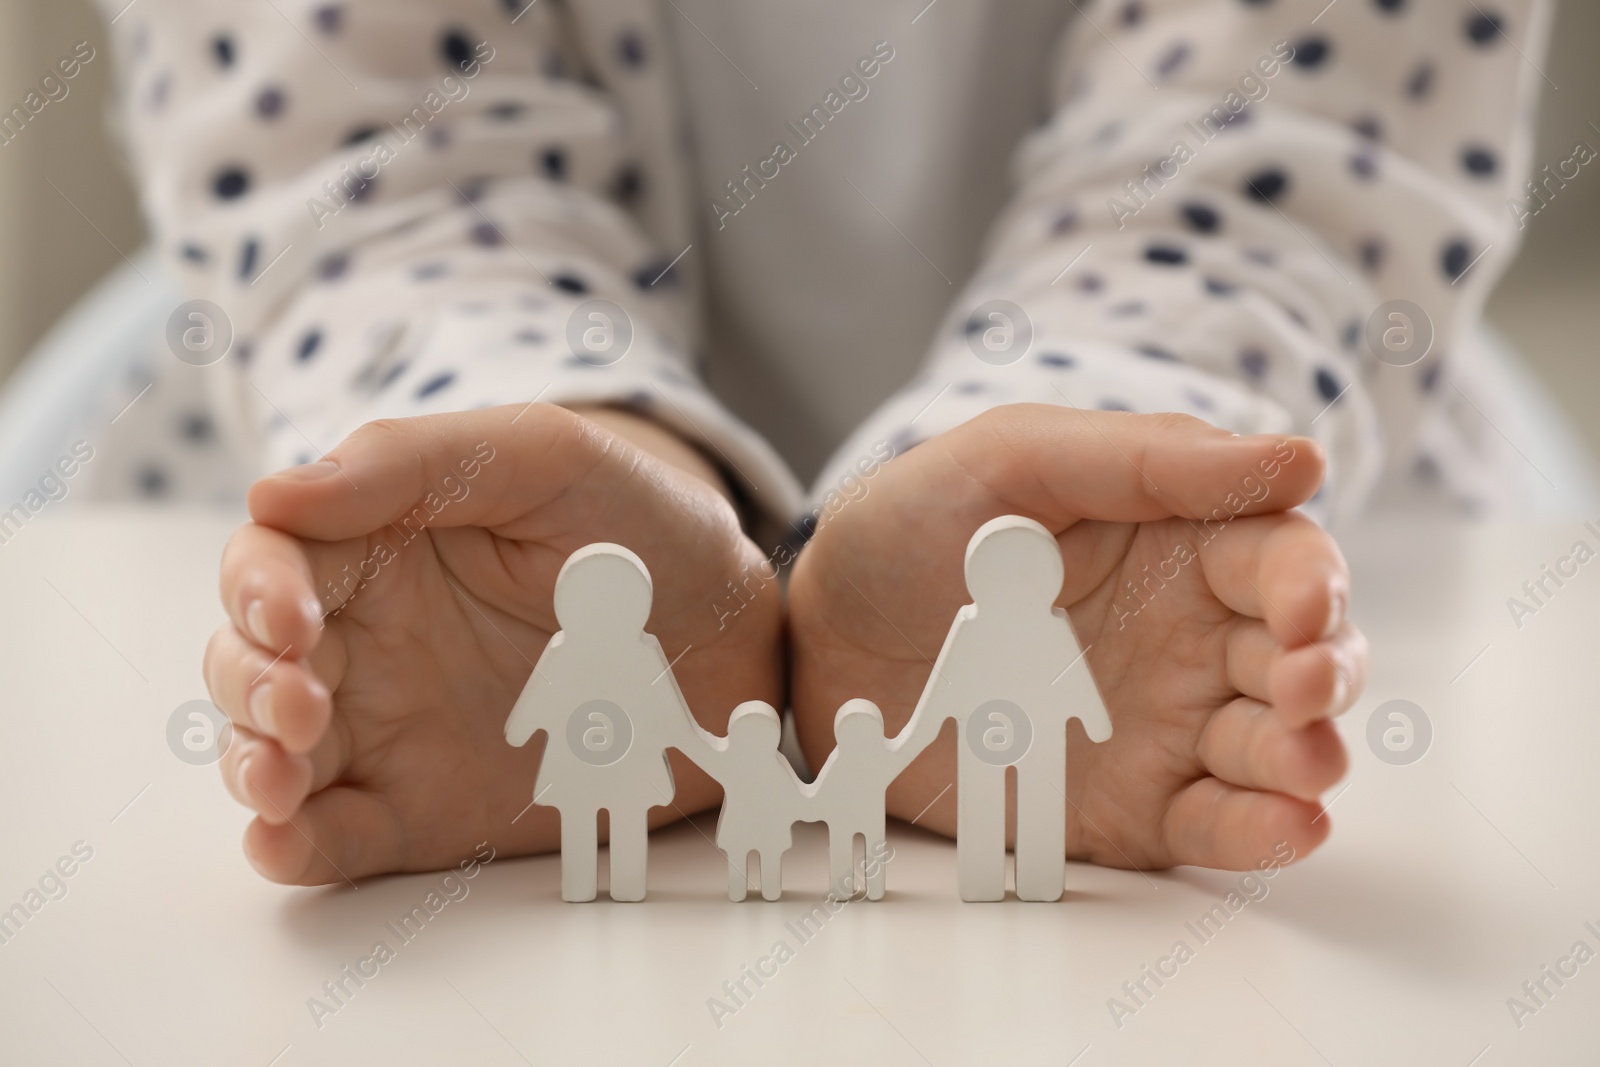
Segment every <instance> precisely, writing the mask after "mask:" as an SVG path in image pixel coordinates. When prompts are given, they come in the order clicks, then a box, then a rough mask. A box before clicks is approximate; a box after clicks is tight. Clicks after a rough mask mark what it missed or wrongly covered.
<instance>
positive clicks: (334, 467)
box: [273, 459, 339, 482]
mask: <svg viewBox="0 0 1600 1067" xmlns="http://www.w3.org/2000/svg"><path fill="white" fill-rule="evenodd" d="M338 473H339V465H338V464H337V463H333V462H331V461H329V460H325V459H324V460H318V461H317V462H316V463H302V464H300V466H298V467H285V468H284V469H283V470H281V471H279V472H278V473H277V474H274V475H273V477H274V478H287V479H289V480H290V481H295V482H316V481H321V480H322V479H324V478H332V477H333V476H334V475H336V474H338Z"/></svg>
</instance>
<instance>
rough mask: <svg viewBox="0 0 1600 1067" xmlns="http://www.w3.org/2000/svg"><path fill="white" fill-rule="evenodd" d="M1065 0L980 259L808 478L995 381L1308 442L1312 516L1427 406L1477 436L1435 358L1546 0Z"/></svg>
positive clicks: (968, 408) (1512, 140) (1507, 242)
mask: <svg viewBox="0 0 1600 1067" xmlns="http://www.w3.org/2000/svg"><path fill="white" fill-rule="evenodd" d="M1075 6H1076V7H1078V8H1079V9H1080V11H1081V12H1082V14H1081V15H1076V14H1075V15H1074V16H1073V17H1072V18H1071V20H1070V24H1069V26H1068V28H1067V30H1066V31H1065V35H1064V39H1063V40H1062V42H1061V45H1060V56H1059V63H1058V74H1057V77H1056V84H1055V89H1054V101H1055V103H1054V109H1053V111H1052V113H1051V115H1050V118H1049V119H1048V121H1047V122H1046V123H1045V124H1044V125H1043V126H1042V127H1040V128H1039V129H1038V130H1036V131H1035V132H1034V133H1033V134H1031V135H1030V136H1029V138H1028V139H1027V141H1026V143H1025V144H1024V145H1023V146H1022V147H1021V149H1020V151H1019V153H1018V155H1017V158H1016V161H1015V173H1016V176H1017V181H1018V189H1017V191H1016V193H1015V195H1014V197H1013V199H1012V200H1011V202H1010V203H1009V204H1008V205H1007V207H1006V208H1005V209H1004V210H1003V211H1002V212H1001V215H1000V217H999V218H998V219H997V220H996V221H995V223H994V224H993V227H992V229H991V231H990V233H989V236H988V238H987V243H986V247H985V251H984V255H983V259H982V262H981V265H980V267H979V269H978V271H977V272H976V274H975V276H974V277H973V278H972V280H971V281H970V283H969V284H968V285H967V286H966V288H965V290H964V291H963V293H962V295H961V296H960V297H959V298H958V300H957V301H956V303H955V305H954V306H952V308H951V309H950V311H949V314H948V316H947V317H946V319H945V321H944V323H943V324H942V326H941V327H940V329H939V332H938V334H937V336H936V340H935V342H934V344H933V347H932V351H931V352H930V354H929V356H928V358H927V360H926V363H925V364H924V366H923V368H922V370H921V372H920V373H919V374H918V376H917V377H916V378H915V379H914V380H913V381H911V382H910V383H909V384H908V385H907V386H906V387H905V388H904V389H903V390H902V391H901V392H900V393H898V394H897V395H896V396H894V397H893V398H891V399H890V400H889V402H888V403H887V404H886V405H885V406H884V407H882V408H881V409H880V410H879V411H878V412H877V413H876V414H875V415H874V416H872V418H871V419H870V420H869V421H868V423H867V424H866V425H864V426H863V427H862V428H861V429H860V430H859V431H858V433H857V435H855V436H854V437H853V438H852V439H851V440H850V441H848V442H847V443H846V444H845V446H844V447H843V448H842V449H841V450H840V452H839V453H838V454H837V456H836V459H835V461H833V462H831V463H830V464H829V465H828V466H827V467H826V468H825V469H824V471H823V473H822V475H821V476H820V478H819V479H818V482H817V485H819V486H827V485H830V484H833V483H834V482H835V481H836V480H837V478H838V477H839V475H840V471H841V470H842V468H841V467H840V466H839V464H840V463H842V462H845V457H849V456H854V455H857V454H859V453H860V451H861V450H862V448H863V447H865V444H866V443H867V442H869V441H872V440H878V439H887V440H890V441H891V442H893V443H894V444H895V446H896V451H897V452H901V451H904V450H905V449H906V448H907V447H911V446H914V445H915V444H916V443H917V442H919V441H922V440H926V439H927V438H928V437H931V436H933V435H935V434H937V433H940V432H943V431H944V430H947V429H950V428H952V427H954V426H956V425H958V424H960V423H961V422H964V421H966V420H968V419H970V418H972V417H973V416H975V415H977V414H978V413H980V412H982V411H984V410H987V409H989V408H992V407H995V406H997V405H1001V404H1007V403H1014V402H1043V403H1052V404H1061V405H1067V406H1071V407H1075V408H1099V409H1106V410H1128V411H1139V412H1157V411H1178V412H1186V413H1189V414H1193V415H1196V416H1199V417H1201V418H1204V419H1207V420H1208V421H1210V422H1212V423H1214V424H1216V425H1218V426H1221V427H1224V428H1226V429H1229V430H1232V431H1234V432H1238V433H1248V432H1258V433H1259V432H1273V433H1278V432H1283V433H1287V432H1294V433H1299V434H1306V435H1309V436H1312V437H1314V438H1316V439H1317V440H1318V441H1319V442H1321V443H1322V444H1323V445H1324V446H1326V448H1327V450H1328V454H1329V458H1330V471H1329V479H1328V482H1327V484H1326V485H1325V486H1324V488H1323V490H1322V492H1321V493H1319V495H1318V498H1317V499H1316V500H1314V501H1313V502H1312V506H1311V508H1310V510H1311V511H1312V512H1313V513H1314V514H1316V515H1318V517H1320V518H1323V519H1324V520H1333V519H1337V518H1338V517H1341V516H1350V515H1353V514H1354V513H1356V512H1358V511H1359V510H1360V508H1361V507H1362V505H1363V502H1364V500H1365V499H1366V498H1367V497H1368V495H1369V494H1370V492H1371V491H1372V490H1373V488H1374V487H1375V486H1376V485H1377V484H1378V483H1379V482H1380V481H1386V480H1387V479H1390V478H1393V477H1403V476H1406V475H1407V474H1408V473H1409V470H1410V468H1411V467H1413V466H1415V465H1416V464H1417V462H1418V459H1417V449H1418V441H1419V427H1429V426H1432V425H1433V420H1434V416H1435V415H1436V414H1437V411H1438V409H1441V408H1448V409H1450V410H1451V412H1452V413H1453V414H1455V415H1456V416H1463V417H1464V418H1465V420H1467V421H1468V422H1472V423H1476V426H1475V428H1474V429H1475V431H1476V432H1475V433H1464V434H1462V435H1458V437H1456V438H1453V439H1451V440H1450V441H1449V442H1447V443H1446V444H1444V445H1443V447H1445V448H1451V449H1456V450H1460V451H1470V450H1471V448H1472V447H1473V446H1472V445H1471V444H1470V442H1469V441H1468V439H1469V438H1470V439H1472V440H1475V441H1477V442H1478V444H1480V445H1481V444H1482V443H1483V439H1485V438H1490V439H1492V438H1493V437H1494V434H1493V433H1492V431H1490V430H1488V428H1487V427H1485V426H1484V425H1483V421H1482V418H1481V412H1479V413H1477V414H1474V412H1473V411H1472V410H1468V407H1469V406H1471V407H1473V408H1475V405H1473V404H1472V398H1471V397H1468V396H1467V395H1466V394H1465V393H1464V392H1462V390H1461V389H1460V388H1459V387H1457V386H1456V384H1455V382H1456V377H1455V375H1454V374H1453V371H1452V368H1453V367H1454V366H1455V362H1454V358H1453V353H1454V352H1455V350H1456V349H1457V348H1458V347H1459V346H1460V343H1461V341H1462V339H1463V335H1464V334H1465V333H1467V332H1469V331H1470V330H1471V329H1472V327H1473V326H1474V324H1475V322H1476V320H1477V319H1478V318H1479V316H1480V313H1481V309H1482V305H1483V303H1484V300H1485V299H1486V297H1487V295H1488V293H1489V291H1490V290H1491V289H1492V287H1493V285H1494V282H1495V281H1496V279H1497V278H1498V276H1499V275H1500V273H1501V272H1502V271H1503V269H1504V268H1505V267H1506V266H1507V265H1508V264H1509V263H1510V262H1511V260H1512V259H1513V258H1514V255H1515V251H1516V248H1517V244H1518V235H1519V231H1520V228H1521V225H1522V224H1523V223H1524V221H1525V218H1526V215H1527V209H1526V208H1525V207H1522V208H1519V206H1518V205H1519V204H1520V203H1521V200H1518V199H1512V198H1513V197H1515V196H1517V195H1518V194H1519V193H1520V191H1521V189H1522V187H1523V179H1524V178H1525V176H1526V173H1527V171H1528V170H1529V160H1530V157H1531V133H1530V121H1529V119H1530V116H1531V112H1532V108H1533V105H1534V102H1535V101H1536V99H1537V93H1538V91H1539V88H1540V87H1541V85H1542V84H1543V75H1542V74H1541V73H1540V72H1539V68H1538V66H1537V64H1538V63H1539V62H1540V57H1541V55H1542V53H1543V49H1544V44H1545V40H1546V37H1547V34H1548V24H1549V20H1550V10H1549V6H1548V5H1547V4H1545V3H1543V2H1542V0H1494V2H1493V3H1489V2H1487V0H1483V2H1479V3H1472V2H1468V0H1334V2H1333V3H1328V4H1327V5H1326V6H1325V7H1323V5H1322V4H1320V3H1319V4H1313V5H1311V6H1310V7H1309V8H1308V7H1307V6H1306V5H1303V4H1288V3H1270V2H1252V3H1241V2H1240V0H1118V2H1108V0H1099V2H1096V3H1092V4H1091V3H1089V2H1087V0H1086V2H1084V3H1082V4H1081V5H1075ZM1318 7H1321V8H1322V10H1321V12H1320V14H1318V13H1317V10H1316V9H1317V8H1318ZM1312 16H1315V17H1312ZM1529 191H1530V192H1531V191H1532V186H1531V185H1530V186H1529ZM1508 208H1509V210H1508ZM1463 400H1465V404H1463V403H1462V401H1463ZM1428 435H1429V436H1430V437H1431V438H1433V439H1434V443H1435V444H1436V445H1437V444H1438V440H1437V438H1438V436H1439V435H1438V434H1437V433H1435V432H1434V431H1433V430H1431V429H1430V430H1428ZM1456 458H1457V460H1459V462H1456V463H1455V468H1456V469H1457V470H1459V471H1460V473H1461V478H1460V480H1461V482H1462V483H1463V484H1464V485H1465V484H1469V483H1471V482H1472V481H1473V479H1474V477H1475V475H1474V472H1473V467H1472V464H1471V462H1470V458H1471V457H1467V459H1465V460H1463V459H1461V457H1456Z"/></svg>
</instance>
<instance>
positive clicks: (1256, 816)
mask: <svg viewBox="0 0 1600 1067" xmlns="http://www.w3.org/2000/svg"><path fill="white" fill-rule="evenodd" d="M1328 830H1329V821H1328V818H1327V816H1326V815H1325V814H1324V813H1323V811H1322V809H1321V808H1320V807H1319V806H1318V805H1316V804H1312V803H1308V802H1306V801H1304V800H1298V799H1296V798H1294V797H1288V796H1284V795H1283V794H1281V793H1257V792H1255V791H1253V790H1249V789H1241V788H1239V787H1238V786H1235V785H1229V784H1228V783H1226V782H1224V781H1222V780H1220V779H1217V778H1202V779H1200V780H1199V781H1198V782H1195V783H1194V784H1193V785H1191V786H1189V787H1188V788H1186V789H1185V790H1184V791H1183V792H1181V793H1179V794H1178V796H1177V798H1176V799H1174V800H1173V802H1172V807H1171V808H1170V809H1168V811H1167V819H1166V844H1167V849H1168V851H1169V852H1170V853H1171V855H1172V857H1173V862H1174V863H1189V864H1193V865H1195V866H1197V867H1215V868H1219V869H1221V870H1225V871H1246V870H1258V869H1262V864H1264V863H1268V862H1271V861H1274V860H1276V861H1278V862H1280V863H1288V862H1290V861H1292V860H1294V859H1300V858H1302V857H1304V856H1306V855H1307V854H1309V853H1310V852H1312V851H1313V850H1314V849H1315V848H1316V847H1317V846H1318V845H1320V844H1322V842H1323V841H1324V840H1326V838H1327V836H1328Z"/></svg>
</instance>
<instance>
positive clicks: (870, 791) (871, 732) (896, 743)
mask: <svg viewBox="0 0 1600 1067" xmlns="http://www.w3.org/2000/svg"><path fill="white" fill-rule="evenodd" d="M913 725H915V724H914V723H910V724H907V726H906V728H905V729H904V730H902V731H901V732H900V733H899V734H897V735H896V736H895V737H894V738H892V739H887V740H886V739H885V738H884V736H883V712H881V711H880V710H878V705H876V704H874V703H873V702H872V701H870V700H864V699H861V698H856V699H854V700H848V701H846V702H845V703H844V706H842V707H841V708H840V709H839V713H838V715H836V716H835V717H834V720H833V735H834V738H835V745H834V749H833V751H832V752H831V753H829V755H828V758H827V760H826V761H824V763H823V764H822V770H820V771H818V772H817V780H816V781H815V782H813V783H811V785H809V786H807V787H806V788H807V792H808V793H809V794H810V799H811V801H812V807H813V808H814V809H815V811H816V814H815V815H813V816H812V819H814V820H819V821H822V822H826V823H827V824H828V885H829V888H831V889H833V890H834V891H835V892H837V893H839V894H840V895H841V896H846V897H848V896H853V895H854V894H855V892H856V872H855V857H854V849H855V839H856V835H857V834H860V835H861V836H862V838H863V839H864V840H865V843H866V860H867V862H866V872H865V876H864V879H863V880H864V881H865V889H866V893H867V899H868V900H882V899H883V892H884V882H885V878H884V868H885V863H884V859H883V857H884V853H885V851H886V850H887V847H888V835H887V832H886V830H885V821H886V818H885V813H884V804H885V801H884V796H885V793H886V792H887V790H888V788H889V783H891V782H893V781H894V780H895V779H896V778H897V777H899V775H900V772H901V771H903V770H905V769H906V766H907V765H908V764H910V762H911V761H912V760H914V759H916V758H917V754H918V753H920V752H921V751H922V749H923V748H924V747H925V746H926V745H927V743H928V741H929V740H931V738H928V737H921V738H918V739H917V743H912V734H911V729H912V726H913Z"/></svg>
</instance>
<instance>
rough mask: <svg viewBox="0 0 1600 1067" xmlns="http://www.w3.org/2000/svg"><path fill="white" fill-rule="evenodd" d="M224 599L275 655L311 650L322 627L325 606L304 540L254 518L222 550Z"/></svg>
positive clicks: (240, 623) (238, 622) (244, 627)
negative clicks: (316, 583)
mask: <svg viewBox="0 0 1600 1067" xmlns="http://www.w3.org/2000/svg"><path fill="white" fill-rule="evenodd" d="M222 604H223V607H224V608H225V609H226V610H227V612H228V618H230V619H232V620H233V624H234V625H235V626H237V627H238V628H239V630H240V631H241V632H242V633H246V634H249V635H250V638H251V640H253V641H254V642H255V643H256V644H258V645H260V646H261V647H262V648H266V649H271V650H272V653H273V654H274V655H276V654H278V653H279V652H283V651H285V649H287V650H288V653H287V654H288V655H290V656H293V657H297V658H298V657H303V656H305V655H306V654H307V653H308V652H309V651H310V650H311V649H312V648H313V647H314V646H315V645H316V643H317V640H318V638H319V636H320V634H321V631H322V608H321V605H320V602H319V601H318V598H317V594H316V586H315V585H314V584H313V578H312V572H311V566H310V563H309V561H308V560H307V558H306V553H305V550H304V549H303V548H302V547H301V544H300V542H299V541H297V540H296V539H295V538H293V537H290V536H288V535H286V534H283V533H280V532H279V531H277V530H272V529H268V528H267V527H265V526H258V525H255V524H254V523H251V524H248V525H245V526H242V527H240V528H239V529H238V530H237V531H235V532H234V535H233V536H232V537H230V538H229V539H228V545H227V547H226V548H224V549H223V551H222Z"/></svg>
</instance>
